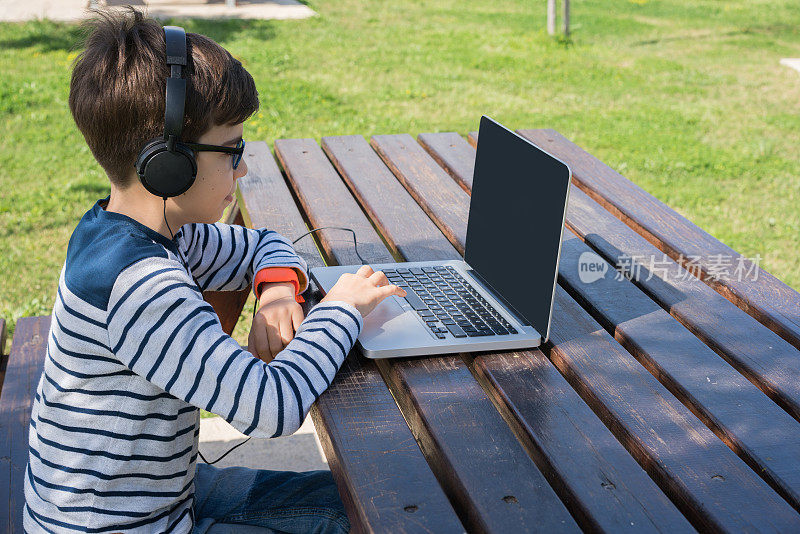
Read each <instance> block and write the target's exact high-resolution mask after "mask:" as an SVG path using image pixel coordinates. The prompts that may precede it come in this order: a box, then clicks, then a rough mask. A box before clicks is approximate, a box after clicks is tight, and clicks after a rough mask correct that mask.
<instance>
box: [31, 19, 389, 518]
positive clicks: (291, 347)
mask: <svg viewBox="0 0 800 534" xmlns="http://www.w3.org/2000/svg"><path fill="white" fill-rule="evenodd" d="M97 13H99V14H100V15H101V17H96V18H95V19H92V20H90V21H89V25H90V29H91V30H92V31H91V33H90V35H88V38H87V40H86V49H85V50H84V51H83V52H82V54H81V55H80V56H78V58H76V61H75V64H74V68H73V73H72V80H71V84H70V96H69V105H70V110H71V112H72V115H73V118H74V119H75V121H76V123H77V126H78V128H79V129H80V130H81V132H82V133H83V135H84V138H85V139H86V142H87V144H88V145H89V148H90V149H91V151H92V154H93V155H94V157H95V159H97V161H98V163H99V164H100V165H101V166H102V167H103V169H104V170H105V172H106V174H107V175H108V178H109V180H110V182H111V194H110V195H109V196H108V197H106V198H105V199H101V200H98V201H97V202H96V203H95V204H94V206H93V207H92V208H91V209H90V210H89V211H87V212H86V214H85V215H84V216H83V217H82V218H81V220H80V222H79V223H78V225H77V226H76V228H75V230H74V232H73V234H72V236H71V237H70V241H69V246H68V249H67V258H66V261H65V263H64V267H63V269H62V271H61V275H60V277H59V282H58V292H57V298H56V302H55V305H54V308H53V321H52V325H51V328H50V334H49V339H48V347H47V357H46V360H45V365H44V372H43V374H42V377H41V379H40V381H39V384H38V386H37V391H36V397H35V402H34V405H33V410H32V414H31V426H30V453H29V461H28V466H27V470H26V478H25V500H26V503H25V507H24V509H23V514H24V525H25V530H26V531H27V532H53V531H55V532H74V531H86V532H180V533H186V532H195V533H203V532H235V531H237V530H241V531H242V532H244V531H247V532H257V531H258V532H276V531H278V532H298V533H299V532H346V531H347V530H348V529H349V523H348V521H347V516H346V515H345V514H344V508H343V506H342V503H341V500H340V498H339V495H338V493H337V490H336V486H335V485H334V483H333V479H332V477H331V475H330V472H329V471H310V472H305V473H293V472H285V471H266V470H254V469H246V468H243V467H231V468H227V469H218V468H215V467H213V466H209V465H206V464H203V463H201V464H199V465H197V464H196V457H197V453H198V433H199V423H200V412H199V408H204V409H206V410H208V411H210V412H213V413H215V414H218V415H220V416H222V417H224V418H225V419H226V420H227V421H228V422H229V423H230V424H231V425H233V426H234V427H235V428H236V429H238V430H239V431H241V432H243V433H244V434H247V435H250V436H256V437H276V436H283V435H289V434H292V433H294V432H295V431H296V430H297V429H298V427H299V426H300V424H301V423H302V421H303V419H304V418H305V416H306V415H307V413H308V411H309V410H310V407H311V404H312V403H313V402H314V401H315V400H316V399H317V398H318V397H319V395H320V394H321V393H322V392H323V391H324V390H325V389H326V388H327V387H328V386H329V385H330V383H331V381H332V380H333V377H334V375H335V373H336V372H337V371H338V369H339V368H340V366H341V365H342V362H343V360H344V358H345V356H346V355H347V353H348V352H349V351H350V349H351V348H352V346H353V344H354V342H355V339H356V337H357V336H358V334H359V332H360V330H361V327H362V325H363V317H364V316H365V315H367V314H368V313H369V312H370V311H371V310H372V309H373V308H374V307H375V306H376V305H377V304H378V303H379V302H380V301H381V300H383V299H384V298H386V297H387V296H389V295H391V294H398V295H400V296H403V295H404V292H403V291H402V290H401V289H400V288H398V287H397V286H394V285H391V284H389V283H388V280H387V279H386V276H385V275H383V273H381V272H373V271H372V269H370V268H369V266H362V267H361V268H360V269H359V271H358V273H356V274H355V275H344V276H342V278H341V279H340V280H339V282H338V283H337V284H336V285H335V286H334V287H333V288H332V289H331V291H330V292H329V293H328V294H327V295H326V297H325V298H324V299H323V300H322V301H321V302H320V303H319V304H318V305H317V306H316V307H314V308H313V309H312V310H311V311H310V312H309V314H308V317H306V318H305V319H304V318H303V314H302V311H301V309H300V306H299V304H298V303H297V299H299V294H300V293H301V292H302V291H304V290H305V289H306V288H307V286H308V274H307V265H306V263H305V261H303V259H302V258H301V257H300V256H298V255H297V254H296V253H295V251H294V249H293V248H292V246H291V243H290V242H289V241H288V240H287V239H286V238H285V237H283V236H281V235H278V234H277V233H275V232H272V231H269V230H267V229H256V230H249V229H246V228H243V227H241V226H233V225H225V224H221V223H215V221H218V220H219V218H220V217H221V216H222V212H223V210H224V208H225V206H226V205H228V204H229V203H230V202H231V200H232V197H231V194H232V193H233V191H234V190H235V187H236V180H237V179H238V178H240V177H241V176H243V175H245V174H246V173H247V164H246V163H245V162H244V161H243V159H242V158H241V152H239V154H233V155H232V154H231V153H230V152H227V153H226V152H217V151H201V152H200V151H198V152H196V153H195V158H196V161H197V175H196V179H195V181H194V182H193V183H192V185H191V187H190V188H189V189H188V190H187V191H186V192H185V193H182V194H180V195H177V196H174V197H170V198H168V199H167V198H163V199H162V198H160V197H158V196H155V195H153V194H152V193H150V192H149V191H148V190H147V189H146V188H145V187H144V185H143V182H142V181H140V179H139V177H138V176H137V173H136V170H135V168H134V163H135V161H136V157H137V155H138V153H139V151H140V150H141V149H142V147H143V146H144V145H145V143H146V142H147V141H148V140H151V139H154V138H157V137H159V136H163V132H164V127H165V126H164V109H165V90H164V87H165V78H166V77H167V76H169V73H170V69H169V67H168V65H167V61H166V56H165V32H164V29H163V28H162V27H161V26H160V25H159V24H158V23H157V22H156V21H154V20H151V19H145V18H144V17H143V15H142V14H141V13H139V12H137V11H136V10H134V9H133V8H131V7H130V6H127V9H126V10H125V11H122V12H118V13H116V14H114V13H113V12H112V13H104V12H97ZM186 42H187V64H186V66H185V68H184V70H183V77H184V78H185V79H186V105H185V111H184V123H183V129H182V133H181V137H180V141H181V142H186V143H189V142H194V143H203V144H208V145H216V147H217V148H221V147H226V146H227V147H232V146H234V145H236V146H237V147H243V144H242V141H241V137H242V132H243V123H244V121H245V120H246V119H247V118H248V117H249V116H251V115H252V114H253V113H254V112H255V111H256V110H257V109H258V93H257V92H256V89H255V82H254V81H253V78H252V77H251V76H250V74H249V73H247V71H246V70H245V69H244V68H243V67H242V65H241V63H240V62H239V61H237V60H235V59H234V58H233V57H232V56H231V55H230V54H229V53H228V52H227V51H226V50H224V49H223V48H222V47H220V46H219V45H218V44H217V43H215V42H214V41H212V40H210V39H208V38H207V37H204V36H202V35H198V34H194V33H188V34H186ZM162 203H163V206H162ZM172 228H176V229H177V231H176V232H175V234H174V235H173V232H172ZM244 287H253V291H254V293H255V295H256V297H257V298H258V301H259V307H260V311H259V313H258V314H257V316H256V319H255V320H254V322H253V326H252V330H251V332H250V342H249V346H248V351H245V350H243V349H242V348H241V347H240V346H239V344H238V343H237V342H236V341H235V340H233V339H232V338H231V337H230V336H228V335H226V334H225V333H224V332H223V331H222V327H221V325H220V323H219V319H218V317H217V316H216V314H215V313H214V311H213V308H211V307H210V306H209V305H208V304H207V303H206V302H205V301H204V300H203V298H202V291H206V290H215V291H216V290H235V289H241V288H244ZM237 525H238V527H237ZM245 525H251V526H249V527H247V526H245ZM258 527H260V528H258Z"/></svg>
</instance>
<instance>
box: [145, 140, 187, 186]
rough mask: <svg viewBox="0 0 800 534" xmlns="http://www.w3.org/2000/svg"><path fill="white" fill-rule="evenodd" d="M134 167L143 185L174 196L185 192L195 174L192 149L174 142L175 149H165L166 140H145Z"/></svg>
mask: <svg viewBox="0 0 800 534" xmlns="http://www.w3.org/2000/svg"><path fill="white" fill-rule="evenodd" d="M136 170H137V172H138V174H139V179H140V180H141V182H142V185H143V186H144V188H145V189H147V190H148V191H150V192H151V193H153V194H154V195H156V196H160V197H174V196H178V195H180V194H181V193H184V192H186V191H187V190H188V189H189V188H190V187H191V186H192V184H193V183H194V180H195V177H196V176H197V162H196V161H195V158H194V153H193V152H192V151H191V150H189V149H188V148H186V147H184V146H183V145H181V144H179V143H176V144H175V151H174V152H170V151H169V149H167V145H166V142H164V141H163V140H155V141H152V142H150V143H148V144H147V145H146V146H145V147H144V148H143V149H142V152H141V153H140V154H139V159H138V160H137V161H136Z"/></svg>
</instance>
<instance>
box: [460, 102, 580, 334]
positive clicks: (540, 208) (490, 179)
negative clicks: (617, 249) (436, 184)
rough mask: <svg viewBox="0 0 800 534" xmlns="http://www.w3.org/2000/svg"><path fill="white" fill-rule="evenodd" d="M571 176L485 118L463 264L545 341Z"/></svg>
mask: <svg viewBox="0 0 800 534" xmlns="http://www.w3.org/2000/svg"><path fill="white" fill-rule="evenodd" d="M569 182H570V171H569V168H568V167H567V166H566V165H565V164H564V163H562V162H560V161H558V160H557V159H555V158H554V157H553V156H551V155H549V154H547V153H546V152H544V151H542V150H540V149H539V148H538V147H536V146H535V145H534V144H533V143H531V142H530V141H528V140H526V139H524V138H522V137H520V136H519V135H517V134H516V133H514V132H512V131H510V130H508V129H507V128H505V127H504V126H502V125H500V124H498V123H497V122H495V121H494V120H492V119H490V118H489V117H487V116H485V115H484V116H483V117H481V123H480V129H479V131H478V146H477V153H476V156H475V169H474V174H473V179H472V199H471V201H470V207H469V222H468V224H467V241H466V244H465V252H464V259H465V260H466V262H467V263H468V264H469V265H470V266H471V267H472V268H473V269H475V271H477V272H478V274H480V276H481V277H482V278H483V280H484V281H485V282H487V283H488V284H489V285H490V286H491V287H492V289H494V290H495V292H497V293H498V294H500V295H501V296H502V297H503V298H504V299H505V300H506V302H508V303H509V304H511V306H512V307H513V308H514V309H515V310H516V311H517V312H518V313H519V314H520V315H522V316H523V317H524V318H525V319H526V320H527V321H528V322H529V323H530V324H532V325H533V327H534V328H535V329H536V330H537V331H538V332H539V333H540V334H541V335H542V336H545V337H546V336H547V332H548V323H549V320H550V305H551V301H552V295H553V290H554V286H555V282H556V272H557V269H558V267H557V263H558V253H559V244H560V242H561V233H562V227H563V220H564V211H565V209H566V200H567V195H568V192H569Z"/></svg>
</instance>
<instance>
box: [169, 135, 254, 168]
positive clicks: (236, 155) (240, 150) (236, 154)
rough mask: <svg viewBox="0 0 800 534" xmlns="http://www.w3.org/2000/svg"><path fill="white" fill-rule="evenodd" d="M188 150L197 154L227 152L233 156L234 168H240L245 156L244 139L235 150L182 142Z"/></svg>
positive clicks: (237, 144)
mask: <svg viewBox="0 0 800 534" xmlns="http://www.w3.org/2000/svg"><path fill="white" fill-rule="evenodd" d="M180 143H181V144H182V145H184V146H185V147H187V148H191V149H192V150H194V151H195V152H225V153H227V154H232V155H233V158H232V159H233V168H234V169H235V168H236V167H238V166H239V163H240V162H241V161H242V154H244V139H241V140H239V142H238V143H236V146H235V147H234V148H231V147H227V146H219V145H203V144H199V143H184V142H182V141H181V142H180Z"/></svg>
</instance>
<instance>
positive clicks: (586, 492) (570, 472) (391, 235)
mask: <svg viewBox="0 0 800 534" xmlns="http://www.w3.org/2000/svg"><path fill="white" fill-rule="evenodd" d="M433 141H435V139H433ZM454 142H457V141H454ZM460 142H461V143H464V145H466V142H465V141H464V140H463V139H461V140H460ZM323 147H324V149H325V152H326V154H327V155H328V157H329V158H330V159H331V161H333V162H334V164H335V165H336V167H337V169H338V170H339V172H340V173H341V174H342V177H343V178H344V180H345V181H346V182H347V183H348V184H350V188H351V189H353V190H355V191H357V193H356V196H358V197H359V200H360V201H361V204H362V205H363V206H364V207H365V210H366V211H367V212H368V213H377V214H378V217H383V219H384V220H383V221H382V222H379V223H377V224H376V226H378V227H379V228H383V229H385V230H384V231H386V232H388V233H387V234H386V235H384V238H385V239H386V240H387V241H391V242H395V243H397V246H398V247H399V248H400V249H401V250H403V249H404V248H403V244H405V243H417V242H418V241H419V240H420V238H419V233H418V232H419V228H420V227H426V223H427V224H430V223H429V222H428V221H429V220H428V217H427V215H426V214H425V213H424V212H422V211H421V210H408V211H405V212H402V213H401V214H399V215H396V216H395V217H391V216H390V214H392V213H394V206H401V207H404V206H406V205H407V203H408V202H409V201H411V200H412V199H411V196H410V194H409V193H408V192H407V191H405V190H404V189H403V188H402V186H400V184H399V183H398V182H397V180H396V179H395V178H394V177H393V176H391V174H388V176H387V171H386V168H385V166H384V165H383V163H382V161H381V160H380V158H378V157H377V156H376V155H375V153H374V152H373V151H372V149H371V147H370V146H369V145H367V143H366V142H365V141H364V140H363V139H362V138H361V137H360V136H348V137H346V138H323ZM466 148H467V150H469V151H472V152H473V153H474V150H473V149H471V148H470V147H469V146H468V145H467V146H466ZM470 172H471V169H470ZM398 187H399V188H400V189H399V190H397V188H398ZM387 191H391V196H390V200H391V202H386V201H385V199H386V197H387V196H388V195H387V193H386V192H387ZM387 204H388V205H387ZM423 241H424V243H425V246H424V247H413V248H412V247H409V249H410V251H411V253H410V254H408V255H404V259H405V260H407V261H419V260H430V259H437V258H439V257H440V256H441V254H443V253H446V254H447V255H448V257H449V256H450V253H451V251H452V250H453V248H452V245H451V244H450V243H449V242H448V241H447V238H446V237H445V236H444V235H443V234H442V233H441V232H435V233H434V235H432V236H431V237H426V238H425V239H424V240H423ZM458 258H459V259H461V256H458ZM501 358H503V359H504V361H505V362H506V365H505V368H506V369H508V368H509V367H513V369H514V373H513V374H514V375H516V378H517V380H516V381H515V380H514V377H513V376H509V374H508V373H505V374H504V376H503V377H500V378H498V377H497V376H495V368H491V369H490V368H489V367H488V366H489V365H492V363H494V362H498V361H500V359H501ZM469 359H470V360H471V357H470V358H469ZM477 360H478V361H479V363H478V367H482V369H481V372H483V373H485V374H486V375H487V378H488V380H489V381H494V383H495V384H497V382H498V381H500V382H502V383H505V384H510V383H512V382H513V384H512V385H511V388H512V389H514V390H516V391H515V393H514V394H511V397H513V398H514V400H515V401H517V402H519V404H520V405H521V406H522V409H523V410H524V411H525V415H520V413H519V411H518V410H517V409H516V408H512V409H509V407H508V406H504V405H503V399H508V396H507V395H506V394H505V393H504V392H503V390H502V387H498V386H496V385H495V386H494V387H488V388H485V389H486V390H487V391H489V392H493V394H492V398H493V400H495V401H496V402H495V405H496V407H499V409H500V411H501V413H502V412H503V411H509V412H512V411H513V412H514V413H515V415H513V416H510V417H506V420H507V421H508V420H513V419H519V420H521V421H522V422H521V424H517V426H518V427H523V426H524V427H525V430H521V432H520V431H518V432H517V435H518V437H520V439H521V440H522V442H523V444H524V445H525V446H526V448H527V450H528V451H529V454H531V456H532V457H534V458H536V459H537V465H539V466H540V467H542V466H544V467H545V468H544V469H543V471H544V472H545V473H546V474H547V478H548V480H549V481H550V483H551V485H552V486H553V487H554V488H557V492H558V493H559V495H560V496H561V498H562V500H563V501H564V502H565V503H567V506H568V508H569V509H570V511H571V512H572V514H573V516H575V517H576V518H577V519H578V522H579V524H581V526H582V527H583V528H585V529H589V530H598V529H600V530H615V531H620V530H636V531H639V530H640V529H641V528H643V526H644V525H648V527H647V528H649V529H653V530H659V529H661V530H663V531H670V532H677V531H693V529H692V528H691V526H690V525H689V523H688V522H687V521H686V520H685V518H684V517H683V516H682V515H681V514H680V512H678V510H677V509H676V508H675V506H674V505H673V504H672V503H671V502H670V501H669V500H668V499H667V498H666V496H665V495H664V494H663V493H662V492H661V491H660V490H659V489H658V487H657V486H656V485H655V483H654V482H653V481H652V480H651V479H650V478H649V477H648V476H647V475H646V474H645V473H644V472H643V470H642V468H641V467H640V466H639V465H638V464H637V463H636V462H635V461H634V460H633V458H632V457H631V456H630V455H629V454H628V453H627V451H626V450H625V449H624V448H623V447H622V445H620V443H619V442H618V441H617V440H616V439H615V438H614V436H613V435H612V434H611V432H610V431H609V430H608V429H607V428H606V427H605V426H604V425H603V423H602V422H601V421H600V420H599V419H598V418H597V417H596V416H595V415H594V413H593V412H592V411H591V410H590V409H589V407H588V406H587V405H586V404H585V403H584V402H583V401H582V400H581V399H580V397H579V396H578V395H577V394H576V393H575V392H574V390H572V389H571V388H570V386H569V385H568V384H567V383H566V381H565V380H564V378H563V377H562V376H561V375H560V374H559V372H558V371H557V370H556V368H555V367H554V366H553V365H552V364H551V363H550V362H549V361H548V360H547V359H546V358H545V357H544V356H543V355H542V354H541V353H540V352H539V351H535V352H534V353H527V352H524V353H497V352H492V353H487V354H485V355H481V356H478V357H477ZM497 372H498V374H503V373H502V371H500V370H498V371H497ZM523 376H524V379H525V381H526V382H525V387H521V384H522V383H521V382H520V381H519V380H518V379H519V378H520V377H523ZM398 381H399V380H398ZM534 384H536V385H537V386H538V389H537V390H536V394H535V395H531V390H530V387H531V386H532V385H534ZM429 387H433V386H429ZM498 389H499V393H498V392H497V391H498ZM532 397H535V400H532ZM513 424H514V423H513V422H512V425H513ZM579 429H580V430H579ZM520 433H522V434H527V436H520ZM532 435H533V436H535V438H533V439H532V438H531V436H532ZM612 480H613V482H612ZM611 488H613V489H611Z"/></svg>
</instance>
